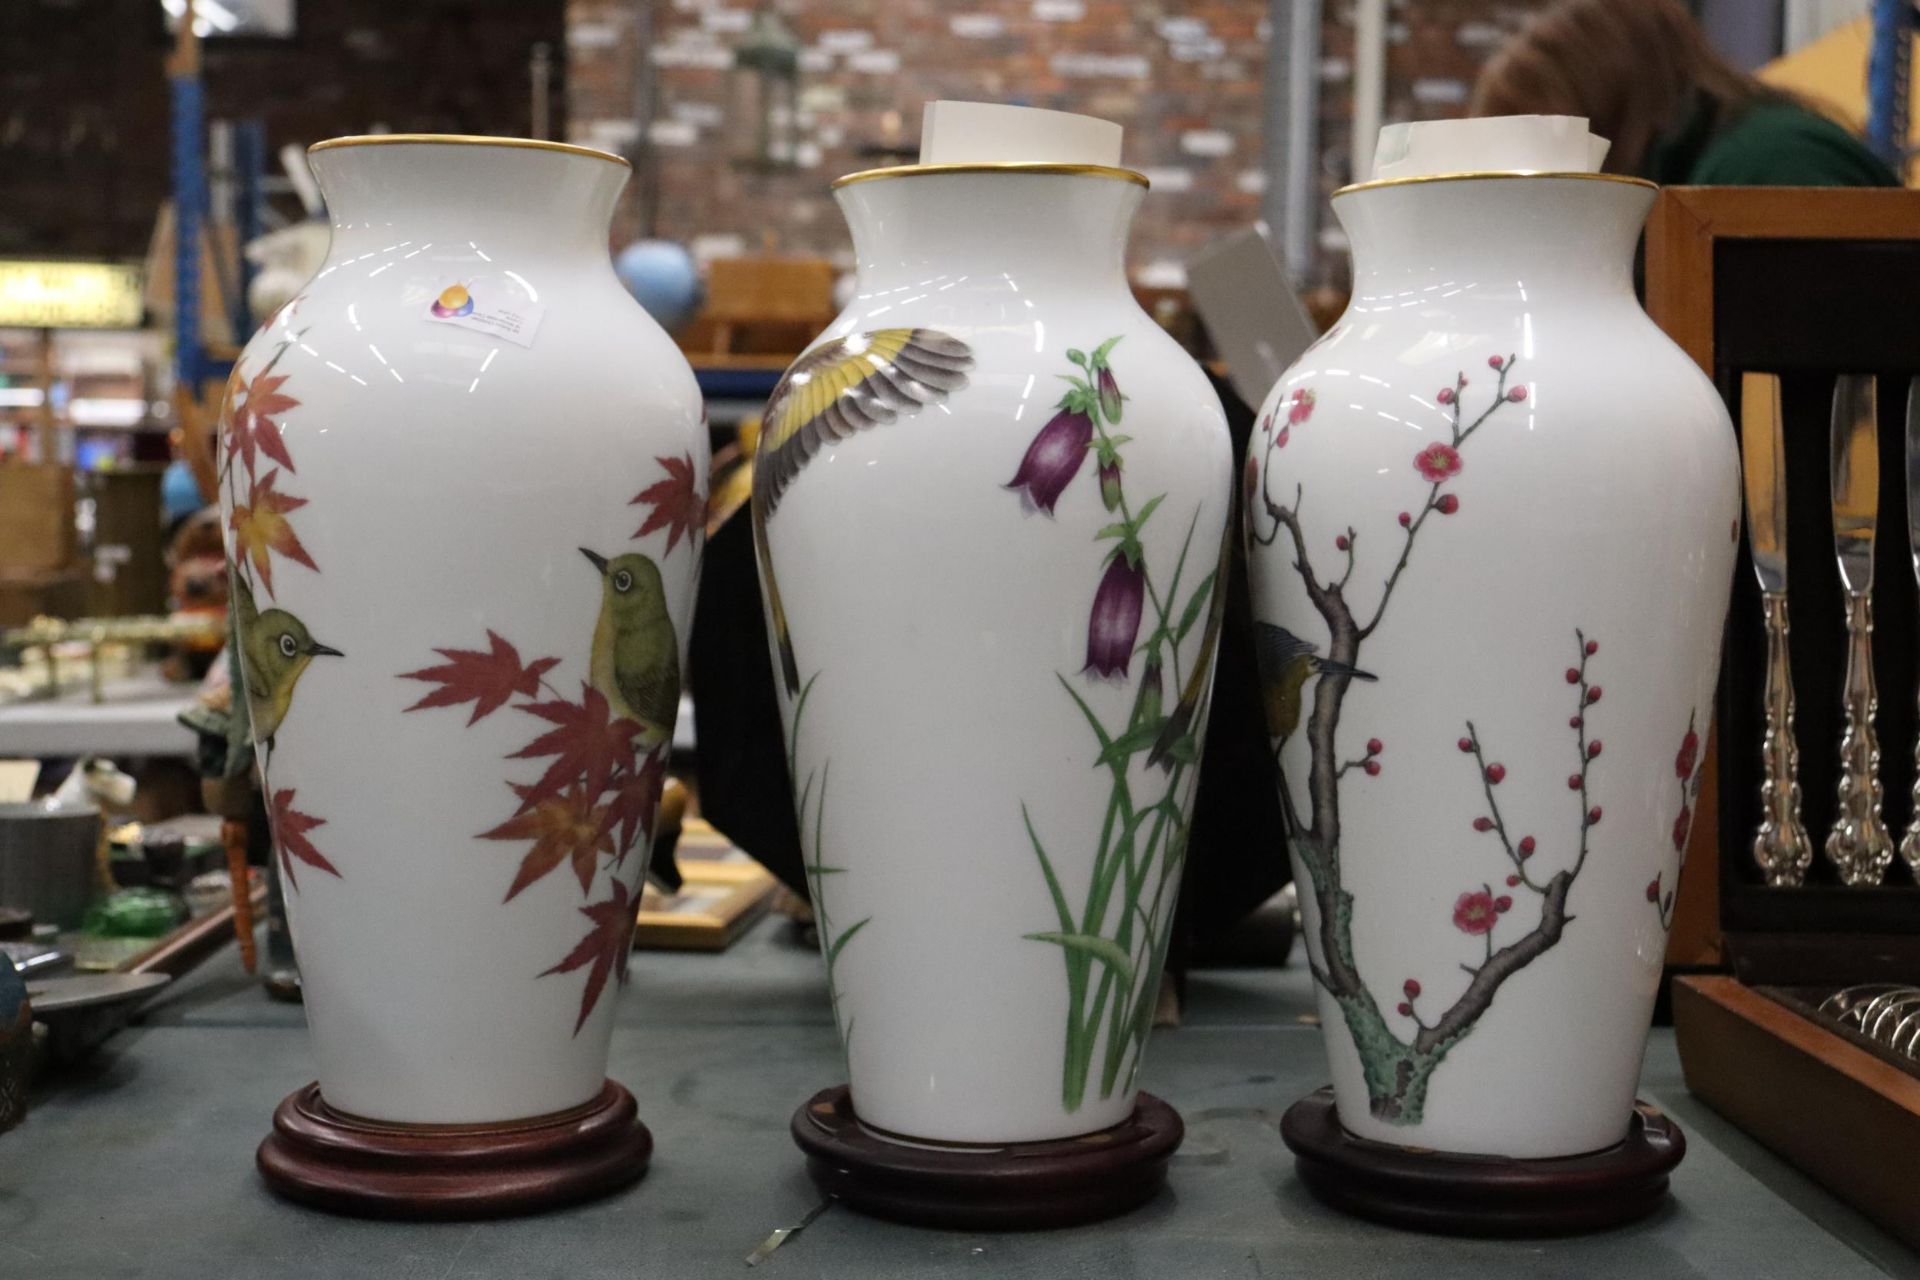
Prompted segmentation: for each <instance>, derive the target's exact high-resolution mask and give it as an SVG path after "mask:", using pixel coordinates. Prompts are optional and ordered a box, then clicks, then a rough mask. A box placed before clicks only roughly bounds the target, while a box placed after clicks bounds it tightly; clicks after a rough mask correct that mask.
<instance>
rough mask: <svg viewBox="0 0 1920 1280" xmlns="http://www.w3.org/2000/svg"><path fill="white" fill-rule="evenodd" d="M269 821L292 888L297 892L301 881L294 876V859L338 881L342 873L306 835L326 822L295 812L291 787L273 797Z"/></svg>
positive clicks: (281, 863) (282, 866)
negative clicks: (336, 878)
mask: <svg viewBox="0 0 1920 1280" xmlns="http://www.w3.org/2000/svg"><path fill="white" fill-rule="evenodd" d="M268 817H269V819H270V821H269V826H270V827H271V828H272V830H273V842H274V844H276V845H278V846H279V847H280V867H281V869H282V870H284V871H285V872H286V873H287V883H288V884H289V885H290V886H292V887H293V888H294V889H296V890H297V889H299V887H300V881H299V879H298V877H296V876H295V875H294V873H293V864H294V861H295V859H298V860H299V861H301V862H304V863H306V864H307V865H308V866H310V867H318V868H319V869H320V870H322V871H324V872H326V873H327V874H328V875H330V876H336V877H337V876H338V875H339V874H340V869H339V868H338V867H336V866H334V865H333V864H332V863H331V862H328V861H327V859H326V857H325V855H323V854H322V853H321V852H320V851H319V850H318V849H316V848H314V847H313V842H312V841H311V840H309V839H307V832H309V831H311V830H313V829H314V828H315V827H324V826H326V825H327V820H326V819H325V818H316V817H314V816H313V815H312V814H307V813H302V812H300V811H299V810H298V809H296V808H294V807H293V788H292V787H285V788H283V789H281V790H279V791H276V792H274V793H273V808H272V812H271V813H270V814H269V815H268Z"/></svg>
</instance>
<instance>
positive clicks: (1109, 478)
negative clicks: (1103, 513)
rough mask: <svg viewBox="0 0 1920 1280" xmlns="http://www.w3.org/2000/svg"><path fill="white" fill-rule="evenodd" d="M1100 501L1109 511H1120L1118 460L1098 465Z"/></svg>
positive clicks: (1114, 459) (1117, 458)
mask: <svg viewBox="0 0 1920 1280" xmlns="http://www.w3.org/2000/svg"><path fill="white" fill-rule="evenodd" d="M1100 501H1101V502H1103V503H1105V504H1106V508H1107V510H1109V511H1118V510H1119V509H1120V459H1119V457H1118V456H1116V457H1114V458H1113V460H1112V461H1110V462H1102V463H1101V464H1100Z"/></svg>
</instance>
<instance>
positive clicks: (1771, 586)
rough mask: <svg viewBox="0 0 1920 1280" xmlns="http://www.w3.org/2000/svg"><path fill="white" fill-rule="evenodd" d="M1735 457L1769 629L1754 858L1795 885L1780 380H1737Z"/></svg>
mask: <svg viewBox="0 0 1920 1280" xmlns="http://www.w3.org/2000/svg"><path fill="white" fill-rule="evenodd" d="M1740 451H1741V462H1742V469H1743V473H1744V475H1745V478H1746V486H1747V545H1748V548H1749V549H1750V550H1751V552H1752V554H1753V572H1754V576H1755V577H1757V578H1758V579H1759V581H1760V604H1761V611H1762V613H1763V614H1764V616H1765V618H1766V626H1767V678H1766V693H1765V698H1766V730H1765V733H1764V734H1763V736H1762V738H1761V742H1760V764H1761V773H1760V779H1761V780H1760V826H1759V828H1758V829H1757V830H1756V831H1755V832H1754V837H1753V857H1754V861H1755V862H1757V863H1759V864H1760V870H1761V872H1762V873H1763V874H1764V875H1765V876H1766V878H1767V883H1768V884H1770V885H1774V886H1787V885H1796V884H1799V883H1800V882H1801V881H1802V880H1804V879H1805V878H1806V874H1807V868H1808V867H1809V866H1811V865H1813V842H1812V840H1810V839H1809V838H1808V837H1807V829H1806V827H1805V825H1804V824H1802V822H1801V821H1800V748H1799V747H1798V745H1797V744H1796V743H1795V742H1794V737H1793V672H1792V670H1791V669H1790V667H1789V665H1788V662H1787V636H1788V632H1789V627H1788V624H1787V486H1786V455H1785V453H1784V452H1783V449H1782V443H1781V422H1780V379H1779V377H1778V376H1776V375H1774V374H1770V373H1749V374H1746V375H1745V376H1744V377H1743V378H1742V381H1741V392H1740Z"/></svg>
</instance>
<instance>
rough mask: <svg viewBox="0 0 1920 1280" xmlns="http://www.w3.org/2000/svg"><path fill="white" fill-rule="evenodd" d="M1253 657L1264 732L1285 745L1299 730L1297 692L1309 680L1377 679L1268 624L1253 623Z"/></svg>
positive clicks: (1285, 630)
mask: <svg viewBox="0 0 1920 1280" xmlns="http://www.w3.org/2000/svg"><path fill="white" fill-rule="evenodd" d="M1253 627H1254V647H1255V656H1256V657H1257V658H1258V659H1259V663H1260V694H1261V701H1262V702H1263V704H1264V705H1265V707H1266V713H1267V732H1268V733H1269V734H1270V735H1272V736H1273V737H1275V738H1277V739H1279V740H1280V741H1281V742H1285V741H1286V740H1287V739H1288V738H1290V737H1292V736H1293V731H1294V730H1295V729H1298V728H1299V727H1300V690H1301V689H1302V687H1304V686H1305V685H1306V683H1307V681H1308V679H1310V678H1311V677H1313V676H1321V675H1336V676H1346V677H1348V678H1349V679H1353V680H1376V679H1378V678H1379V677H1377V676H1375V675H1373V674H1372V673H1371V672H1367V671H1362V670H1360V669H1359V668H1358V667H1352V666H1348V665H1347V664H1346V663H1344V662H1335V661H1333V660H1332V659H1331V658H1323V657H1321V656H1320V655H1319V653H1318V652H1317V651H1316V650H1317V646H1315V645H1314V644H1312V643H1311V642H1309V641H1306V640H1302V639H1301V638H1300V637H1299V636H1296V635H1295V634H1293V632H1291V631H1288V630H1287V629H1286V628H1285V627H1276V626H1274V625H1273V624H1272V623H1271V622H1256V623H1254V624H1253Z"/></svg>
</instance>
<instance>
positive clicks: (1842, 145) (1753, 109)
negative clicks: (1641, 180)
mask: <svg viewBox="0 0 1920 1280" xmlns="http://www.w3.org/2000/svg"><path fill="white" fill-rule="evenodd" d="M1718 114H1719V113H1718V112H1717V111H1715V110H1714V109H1713V108H1712V107H1710V106H1702V107H1701V108H1700V109H1698V110H1696V111H1695V112H1694V113H1693V115H1692V117H1691V118H1690V119H1689V120H1688V121H1687V124H1686V126H1685V127H1684V128H1683V129H1681V130H1680V131H1679V132H1678V133H1675V134H1672V135H1670V136H1668V137H1666V138H1662V139H1661V140H1660V141H1659V142H1656V143H1655V144H1654V145H1653V148H1652V150H1651V151H1649V152H1648V155H1647V169H1648V172H1647V174H1646V176H1647V177H1649V178H1652V179H1653V180H1654V181H1655V182H1658V183H1661V184H1663V185H1668V184H1677V185H1684V186H1741V187H1748V186H1751V187H1897V186H1899V185H1900V182H1899V180H1898V179H1897V178H1895V177H1894V174H1893V170H1892V169H1890V168H1888V167H1887V165H1886V163H1885V162H1884V161H1882V160H1881V159H1880V157H1878V156H1876V155H1875V154H1873V152H1871V151H1869V150H1867V147H1866V144H1865V143H1863V142H1861V141H1860V140H1859V139H1858V138H1856V137H1854V136H1853V135H1852V134H1851V133H1848V132H1847V131H1846V130H1845V129H1843V128H1841V127H1840V126H1839V125H1837V124H1835V123H1834V122H1833V121H1831V120H1829V119H1827V118H1826V117H1825V116H1821V115H1816V114H1814V113H1813V112H1811V111H1808V110H1806V109H1805V108H1803V107H1799V106H1796V105H1795V104H1793V103H1791V102H1782V101H1762V102H1757V103H1755V104H1754V105H1752V106H1750V107H1748V108H1746V109H1745V110H1744V111H1741V112H1740V113H1739V114H1738V115H1736V116H1734V117H1733V118H1732V119H1731V120H1727V121H1724V122H1723V121H1721V120H1719V119H1717V118H1716V117H1717V116H1718Z"/></svg>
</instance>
